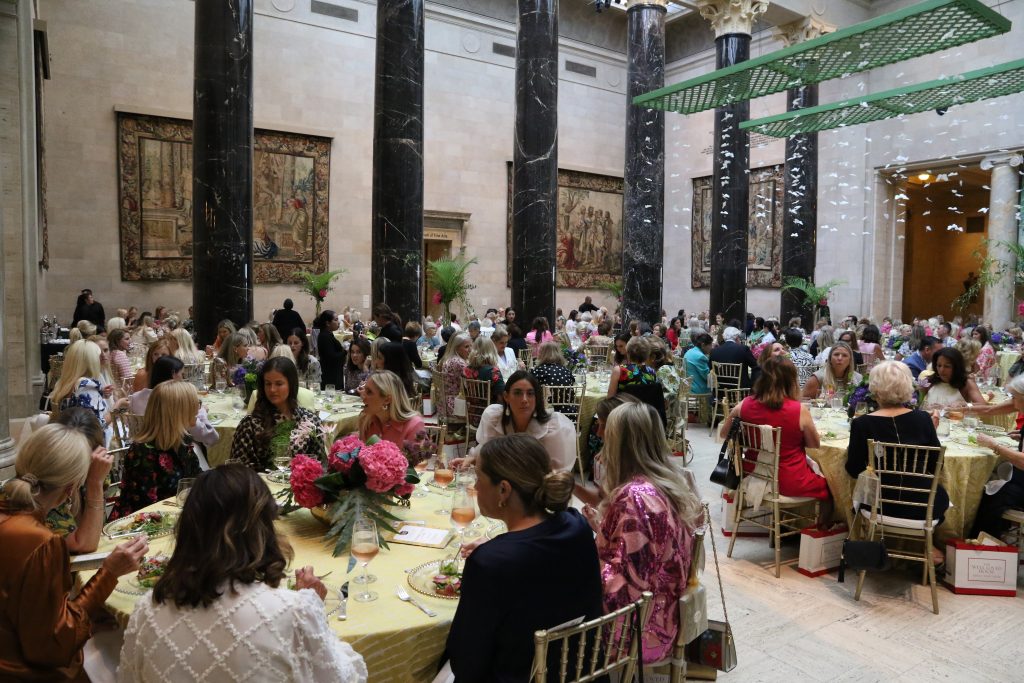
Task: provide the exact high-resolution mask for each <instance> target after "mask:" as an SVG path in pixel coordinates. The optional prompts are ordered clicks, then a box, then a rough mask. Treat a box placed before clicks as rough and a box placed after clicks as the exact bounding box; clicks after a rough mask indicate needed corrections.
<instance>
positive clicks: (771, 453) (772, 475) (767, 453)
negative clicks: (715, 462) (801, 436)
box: [732, 421, 782, 498]
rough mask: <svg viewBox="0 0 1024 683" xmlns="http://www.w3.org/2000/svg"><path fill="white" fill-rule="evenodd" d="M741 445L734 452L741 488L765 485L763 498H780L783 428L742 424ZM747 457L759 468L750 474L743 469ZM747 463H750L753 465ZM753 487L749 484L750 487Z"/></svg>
mask: <svg viewBox="0 0 1024 683" xmlns="http://www.w3.org/2000/svg"><path fill="white" fill-rule="evenodd" d="M736 438H737V441H738V444H736V447H734V448H733V449H732V453H733V467H735V468H736V473H737V474H739V475H740V486H743V485H744V483H745V481H746V480H751V481H752V482H753V481H763V482H765V489H764V495H765V497H766V498H775V497H778V495H779V451H780V450H781V447H782V427H771V426H769V425H758V424H752V423H750V422H743V421H740V431H739V435H738V436H737V437H736ZM744 454H751V455H754V456H755V457H756V461H757V465H755V466H754V467H753V468H752V469H751V470H750V471H749V472H748V471H746V470H745V469H744V467H743V463H744V457H743V456H744ZM752 461H753V460H752V459H747V462H752ZM750 485H751V484H749V483H748V484H747V487H750Z"/></svg>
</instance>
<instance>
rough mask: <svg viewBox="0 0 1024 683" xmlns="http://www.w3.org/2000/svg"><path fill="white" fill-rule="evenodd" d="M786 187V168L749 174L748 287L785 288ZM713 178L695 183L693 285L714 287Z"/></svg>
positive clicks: (754, 170) (702, 178)
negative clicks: (712, 277) (712, 238)
mask: <svg viewBox="0 0 1024 683" xmlns="http://www.w3.org/2000/svg"><path fill="white" fill-rule="evenodd" d="M785 189H786V183H785V180H784V177H783V166H782V165H781V164H779V165H777V166H766V167H763V168H758V169H753V170H751V171H750V200H749V205H748V206H749V209H748V211H749V221H750V222H749V234H748V237H747V287H781V286H782V227H783V226H782V222H783V221H782V219H783V214H782V206H783V199H784V193H785ZM712 209H713V206H712V199H711V176H703V177H701V178H694V179H693V226H692V227H691V230H690V239H691V246H692V252H691V264H692V269H691V273H690V282H691V285H692V286H693V288H694V289H699V288H702V287H710V286H711V211H712Z"/></svg>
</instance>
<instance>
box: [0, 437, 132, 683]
mask: <svg viewBox="0 0 1024 683" xmlns="http://www.w3.org/2000/svg"><path fill="white" fill-rule="evenodd" d="M91 450H92V449H91V448H90V446H89V441H88V439H86V437H85V436H84V435H83V434H82V433H80V432H79V431H78V430H76V429H75V428H74V427H68V426H65V425H61V424H48V425H45V426H44V427H42V428H41V429H39V430H37V431H35V432H34V433H33V434H32V435H31V436H30V437H28V439H26V440H25V442H24V443H22V444H21V445H20V448H19V450H18V455H17V458H16V459H15V461H14V471H15V477H14V478H13V479H10V480H9V481H7V483H5V484H4V486H3V494H4V500H3V502H2V503H0V548H3V553H0V586H3V587H4V589H3V590H0V614H3V615H4V618H2V619H0V679H3V680H5V681H6V680H36V681H44V680H45V681H67V680H82V679H83V677H84V674H83V673H82V647H83V646H84V645H85V641H86V640H88V639H89V637H90V636H91V635H92V618H91V615H93V614H99V613H101V612H102V611H103V604H104V603H105V602H106V600H107V598H108V597H110V594H111V593H112V592H113V590H114V586H116V585H117V579H118V577H119V576H123V575H125V574H130V573H132V572H134V571H136V570H138V568H139V562H140V561H141V560H142V557H143V556H144V555H145V554H146V552H147V550H148V549H149V545H148V544H147V542H146V537H145V536H138V537H136V538H134V539H132V540H130V541H128V542H126V543H122V544H121V545H119V546H117V547H116V548H115V549H114V551H113V552H112V553H111V554H110V555H109V556H108V557H107V558H106V559H105V560H103V564H102V565H100V569H99V571H98V572H96V574H95V575H94V576H93V577H92V578H91V579H90V580H89V582H88V583H86V584H85V586H84V587H83V588H82V589H81V590H80V591H78V592H77V595H76V596H75V597H74V598H73V599H72V598H71V597H70V591H71V589H72V586H73V585H74V579H73V577H72V575H71V571H70V569H69V561H70V558H69V557H68V549H67V545H66V544H65V542H64V540H63V538H61V536H59V535H58V534H55V533H54V532H53V531H51V530H50V529H48V528H47V527H46V525H45V524H44V523H43V521H42V518H43V517H44V516H46V515H47V514H48V513H49V512H50V511H51V510H53V509H55V508H57V507H59V506H60V505H61V504H62V503H63V502H64V501H65V500H67V499H68V498H69V497H71V496H72V495H74V493H75V492H76V491H77V490H78V489H79V487H80V486H81V485H82V483H83V482H85V480H86V478H87V476H88V475H89V472H90V457H91V456H90V451H91ZM105 466H106V468H107V469H108V470H109V468H110V464H109V461H108V462H107V463H106V465H105ZM90 502H92V503H94V501H90ZM100 504H102V498H101V499H100Z"/></svg>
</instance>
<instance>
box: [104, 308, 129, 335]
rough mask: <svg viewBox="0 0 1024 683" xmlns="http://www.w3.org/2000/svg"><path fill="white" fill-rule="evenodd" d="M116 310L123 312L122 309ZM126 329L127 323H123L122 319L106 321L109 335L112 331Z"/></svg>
mask: <svg viewBox="0 0 1024 683" xmlns="http://www.w3.org/2000/svg"><path fill="white" fill-rule="evenodd" d="M118 310H124V309H118ZM127 327H128V325H127V323H125V321H124V318H121V317H118V318H111V319H110V320H108V321H107V334H110V333H111V332H113V331H114V330H123V329H125V328H127Z"/></svg>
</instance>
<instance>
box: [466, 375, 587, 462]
mask: <svg viewBox="0 0 1024 683" xmlns="http://www.w3.org/2000/svg"><path fill="white" fill-rule="evenodd" d="M503 398H504V401H503V402H502V403H496V404H494V405H490V406H487V408H486V409H485V410H484V413H483V415H482V416H481V417H480V426H479V427H478V428H477V432H476V442H477V443H478V444H481V445H482V444H485V443H487V442H488V441H490V440H491V439H496V438H498V437H499V436H505V435H506V434H529V435H530V436H532V437H533V438H535V439H537V440H538V441H540V444H541V446H543V447H544V450H545V451H547V454H548V457H550V458H551V469H553V470H559V471H569V470H572V468H573V467H574V466H575V465H576V427H575V426H574V425H573V423H572V422H571V421H570V420H569V418H567V417H566V416H565V415H562V414H561V413H556V412H549V411H548V410H547V408H546V406H545V404H544V388H543V387H542V386H541V385H540V382H538V381H537V378H536V377H534V376H533V374H532V373H530V372H528V371H526V370H518V371H516V372H515V373H513V374H512V376H511V377H509V378H508V383H507V384H506V385H505V395H504V397H503ZM473 450H474V452H476V451H478V450H479V448H475V449H473ZM473 458H474V454H473V453H471V454H470V457H469V458H466V464H470V463H472V461H473ZM454 464H456V466H458V463H454Z"/></svg>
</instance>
